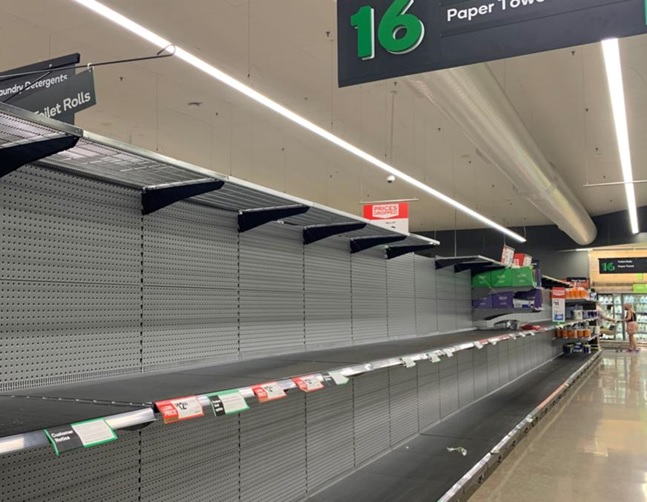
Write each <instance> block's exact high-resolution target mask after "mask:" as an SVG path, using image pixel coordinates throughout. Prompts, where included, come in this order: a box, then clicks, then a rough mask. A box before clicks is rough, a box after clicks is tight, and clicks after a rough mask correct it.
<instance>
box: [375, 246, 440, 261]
mask: <svg viewBox="0 0 647 502" xmlns="http://www.w3.org/2000/svg"><path fill="white" fill-rule="evenodd" d="M435 247H437V244H417V245H413V246H389V247H387V248H386V259H387V260H392V259H393V258H398V257H399V256H404V255H405V254H409V253H415V252H416V251H427V250H428V249H433V248H435Z"/></svg>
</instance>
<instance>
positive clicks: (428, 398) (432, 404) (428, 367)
mask: <svg viewBox="0 0 647 502" xmlns="http://www.w3.org/2000/svg"><path fill="white" fill-rule="evenodd" d="M416 367H417V368H418V421H419V423H420V430H424V429H426V428H427V427H429V426H431V425H433V424H435V423H436V422H438V421H439V420H440V383H439V381H440V365H439V364H433V363H418V364H417V365H416Z"/></svg>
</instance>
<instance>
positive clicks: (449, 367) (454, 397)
mask: <svg viewBox="0 0 647 502" xmlns="http://www.w3.org/2000/svg"><path fill="white" fill-rule="evenodd" d="M438 364H439V366H440V380H439V385H440V415H441V417H442V418H446V417H448V416H449V415H451V414H452V413H454V412H456V411H457V410H458V407H459V403H458V357H456V356H454V357H450V358H444V359H442V360H441V362H440V363H438Z"/></svg>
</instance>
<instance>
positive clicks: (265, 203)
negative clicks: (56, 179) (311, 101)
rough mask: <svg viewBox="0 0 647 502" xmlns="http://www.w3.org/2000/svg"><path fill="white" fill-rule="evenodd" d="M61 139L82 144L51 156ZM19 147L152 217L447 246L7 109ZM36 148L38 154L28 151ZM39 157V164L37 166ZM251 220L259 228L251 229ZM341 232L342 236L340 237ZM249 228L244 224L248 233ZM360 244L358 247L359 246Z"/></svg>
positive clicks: (4, 140)
mask: <svg viewBox="0 0 647 502" xmlns="http://www.w3.org/2000/svg"><path fill="white" fill-rule="evenodd" d="M61 138H67V139H70V140H72V142H73V143H74V145H73V146H71V147H69V148H67V149H65V150H63V151H60V152H58V153H54V154H52V155H46V154H45V153H43V152H45V151H46V150H47V149H46V148H45V147H44V146H43V145H46V144H47V142H48V141H50V140H52V139H61ZM17 144H19V145H20V146H21V148H22V150H21V152H23V153H21V156H23V157H24V163H25V164H27V163H30V164H34V165H43V166H45V167H48V168H52V169H56V170H59V171H64V172H70V173H72V174H76V175H80V176H84V177H87V178H92V179H97V180H101V181H105V182H108V183H112V184H117V185H121V186H126V187H129V188H135V189H138V190H141V191H142V205H143V208H144V214H148V213H150V212H154V211H155V210H157V209H161V208H162V207H165V206H167V205H170V204H172V203H174V202H178V201H180V200H187V199H190V201H191V202H194V203H197V204H201V205H207V206H212V207H215V208H218V209H222V210H225V211H232V212H236V213H238V214H239V215H240V216H239V219H240V220H241V222H242V221H243V218H245V220H244V224H245V225H247V224H250V225H254V226H257V225H259V224H262V223H263V222H267V221H282V222H283V223H286V224H289V225H293V226H300V227H303V228H304V229H309V230H315V231H316V230H319V229H322V227H327V228H326V229H324V230H323V232H324V233H323V236H324V237H327V236H332V235H338V236H341V237H344V238H347V239H349V241H350V243H351V246H350V247H349V250H352V251H353V252H357V251H359V250H362V249H365V247H364V246H363V245H362V244H364V245H366V246H367V247H368V244H365V243H366V241H367V240H368V239H373V241H371V242H370V244H371V246H370V247H372V245H373V243H374V242H377V243H383V244H393V245H392V246H390V247H392V248H396V249H398V250H402V249H404V248H410V252H413V251H414V250H417V249H418V248H421V249H422V248H430V247H434V246H436V245H438V244H439V243H438V241H435V240H434V239H429V238H427V237H423V236H419V235H415V234H408V233H400V232H396V231H394V230H390V229H387V228H384V227H380V226H377V225H374V224H372V223H371V222H370V221H369V220H366V219H364V218H361V217H359V216H356V215H352V214H349V213H345V212H343V211H338V210H336V209H333V208H329V207H326V206H323V205H320V204H317V203H315V202H312V201H308V200H304V199H301V198H298V197H293V196H290V195H288V194H285V193H282V192H278V191H275V190H272V189H269V188H265V187H262V186H260V185H256V184H254V183H249V182H247V181H244V180H240V179H236V178H234V177H232V176H227V175H224V174H220V173H216V172H214V171H211V170H208V169H204V168H201V167H198V166H194V165H191V164H188V163H186V162H182V161H179V160H176V159H171V158H169V157H166V156H163V155H160V154H158V153H155V152H150V151H147V150H144V149H141V148H138V147H135V146H133V145H129V144H127V143H123V142H120V141H116V140H113V139H110V138H105V137H103V136H99V135H96V134H93V133H90V132H88V131H84V130H83V129H80V128H78V127H74V126H70V125H68V124H64V123H61V122H58V121H56V120H52V119H49V118H47V117H43V116H40V115H38V114H35V113H31V112H28V111H25V110H22V109H19V108H15V107H13V106H10V105H6V104H4V103H0V150H4V151H5V152H9V151H10V149H11V148H12V147H14V146H15V145H17ZM28 146H31V147H32V148H31V149H29V148H26V147H28ZM24 152H26V153H24ZM7 155H9V153H8V154H7ZM11 155H13V154H11ZM34 158H36V159H39V160H38V161H35V160H34ZM11 164H12V169H16V168H18V169H19V168H20V156H19V157H18V158H16V159H14V158H13V157H12V158H11ZM16 165H18V167H16ZM8 172H10V170H8V171H7V172H4V173H3V172H2V169H0V176H2V175H3V174H8ZM250 220H251V223H248V221H250ZM350 224H359V227H361V228H357V229H352V230H347V231H346V230H345V229H344V227H343V225H350ZM335 226H341V228H339V227H335ZM252 228H253V226H252ZM337 228H339V232H340V233H337V232H336V230H337ZM244 229H245V227H244V226H243V225H241V231H244ZM342 230H344V231H342ZM324 237H320V238H324ZM353 243H355V244H357V246H355V247H353Z"/></svg>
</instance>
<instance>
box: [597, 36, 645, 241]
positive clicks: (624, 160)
mask: <svg viewBox="0 0 647 502" xmlns="http://www.w3.org/2000/svg"><path fill="white" fill-rule="evenodd" d="M602 52H603V53H604V66H605V67H606V70H607V81H608V83H609V93H610V94H611V106H612V108H613V120H614V122H615V126H616V137H617V139H618V150H619V151H620V164H621V165H622V175H623V176H624V180H625V192H626V195H627V208H628V210H629V220H630V222H631V231H632V232H633V233H634V234H637V233H638V232H639V231H640V229H639V227H638V211H637V209H636V192H635V190H634V184H633V181H634V176H633V170H632V167H631V149H630V148H629V127H628V126H627V108H626V105H625V90H624V84H623V81H622V64H621V62H620V45H619V44H618V39H617V38H612V39H609V40H603V41H602Z"/></svg>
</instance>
